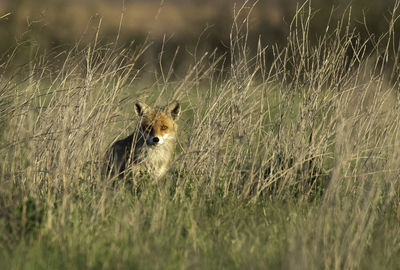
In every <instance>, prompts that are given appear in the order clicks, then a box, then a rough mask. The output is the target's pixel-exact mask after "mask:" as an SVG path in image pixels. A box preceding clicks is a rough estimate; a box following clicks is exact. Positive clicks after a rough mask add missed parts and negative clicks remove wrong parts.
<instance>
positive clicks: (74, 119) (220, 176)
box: [0, 2, 400, 269]
mask: <svg viewBox="0 0 400 270" xmlns="http://www.w3.org/2000/svg"><path fill="white" fill-rule="evenodd" d="M245 6H246V5H245ZM245 6H243V7H241V8H240V7H237V8H236V9H235V13H234V14H235V20H234V23H233V25H232V28H231V34H230V44H229V48H230V53H229V55H222V56H221V55H218V54H217V53H216V51H208V52H206V53H200V52H198V51H196V50H194V51H193V52H192V53H191V55H192V59H191V64H190V66H189V67H188V68H187V70H186V71H185V73H184V75H183V76H181V77H180V75H179V74H176V73H174V72H175V71H174V68H173V67H174V66H173V62H169V61H168V62H166V61H165V58H163V50H161V51H160V53H159V54H158V58H157V59H158V63H157V65H158V66H159V71H158V72H155V73H152V74H150V75H149V74H144V71H143V69H142V67H143V66H142V65H141V64H140V63H142V62H141V61H142V60H141V57H142V56H143V55H144V54H145V52H146V50H147V49H148V48H149V47H150V46H151V44H149V43H147V42H146V41H144V42H143V43H141V44H136V43H134V44H132V45H131V46H130V47H127V48H125V47H123V48H122V47H119V46H118V43H107V44H105V43H102V42H99V40H98V39H97V38H96V35H95V38H94V39H93V41H92V42H91V43H89V45H87V46H85V47H83V46H82V44H79V43H77V44H76V46H75V47H74V48H72V49H70V50H66V51H63V52H62V53H58V52H57V53H54V54H53V53H51V52H50V53H41V52H40V48H38V49H36V48H35V47H34V45H32V44H31V46H30V47H29V48H30V51H29V54H28V55H27V56H26V59H27V61H26V64H24V65H16V64H15V63H14V62H13V61H14V57H15V58H16V57H17V55H18V52H19V51H18V50H19V49H20V47H18V46H17V47H16V49H15V50H14V51H12V53H10V54H8V55H7V56H4V58H3V61H2V62H1V66H0V68H1V74H0V76H1V80H0V110H1V112H0V125H1V129H0V130H1V131H0V138H1V141H0V160H1V161H0V268H1V269H136V268H140V269H143V268H151V269H176V268H184V269H185V268H186V269H192V268H195V269H209V268H210V269H221V268H233V269H239V268H240V269H242V268H250V269H265V268H273V269H279V268H281V269H397V268H400V226H399V221H400V208H399V207H400V194H399V191H400V177H399V176H400V169H399V164H400V98H399V93H400V92H399V89H400V88H399V75H400V73H399V68H400V65H399V62H398V61H399V58H398V56H399V55H400V54H399V50H400V49H399V48H400V43H399V40H398V39H397V32H398V29H397V28H396V23H397V21H396V20H397V19H398V16H397V14H398V12H399V3H398V2H397V3H395V4H394V5H393V9H392V10H391V14H393V16H392V17H391V19H389V20H388V26H387V31H386V32H385V33H384V34H382V35H381V36H374V35H370V36H369V37H368V38H367V39H362V38H361V37H360V36H359V34H358V32H357V31H356V30H354V29H353V28H352V27H351V26H350V22H349V21H350V12H351V8H349V9H348V10H347V12H346V13H344V15H343V17H342V18H341V19H340V20H339V21H331V22H329V24H328V25H326V28H325V31H324V34H322V35H321V36H319V37H318V42H317V44H316V45H313V44H311V43H310V42H309V40H310V31H309V25H310V20H312V15H313V10H312V9H311V6H310V4H309V3H308V2H306V3H305V4H303V5H301V6H298V9H297V13H296V16H295V17H294V18H293V20H292V21H291V22H290V31H289V35H288V38H287V42H286V44H285V45H284V46H282V47H280V46H270V47H263V46H261V45H260V46H258V49H257V53H256V54H255V56H252V55H250V54H249V53H248V44H247V42H248V39H247V38H248V36H247V33H248V32H247V27H248V21H249V14H251V10H250V11H249V12H250V13H249V12H248V9H245V8H244V7H245ZM260 44H261V43H260ZM25 51H26V50H25V49H24V50H23V52H24V53H25ZM149 77H152V79H151V80H149ZM136 99H141V100H144V101H146V102H147V103H148V104H163V103H164V102H165V101H166V100H171V99H178V100H180V101H181V102H182V104H183V116H182V119H181V120H180V122H179V125H180V131H179V133H180V135H179V143H178V147H177V151H176V155H175V159H174V162H173V163H172V165H171V168H170V171H169V172H168V174H167V175H166V176H165V177H164V178H163V179H160V180H158V181H152V179H150V178H148V177H146V176H143V179H142V181H141V185H140V186H138V187H133V186H132V185H131V183H132V179H131V178H130V177H129V176H126V177H125V179H121V180H120V181H118V182H117V183H110V181H107V180H104V179H102V178H101V175H100V171H101V166H102V157H103V155H104V153H105V150H106V149H107V147H108V146H109V145H111V143H112V142H113V141H115V140H116V139H118V138H121V137H123V136H125V135H126V134H128V133H130V132H131V131H132V129H133V128H134V127H135V119H134V111H133V110H134V109H133V106H132V105H133V102H134V100H136Z"/></svg>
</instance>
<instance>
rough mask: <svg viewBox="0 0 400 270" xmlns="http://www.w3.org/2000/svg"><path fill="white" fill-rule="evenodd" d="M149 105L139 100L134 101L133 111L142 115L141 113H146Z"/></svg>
mask: <svg viewBox="0 0 400 270" xmlns="http://www.w3.org/2000/svg"><path fill="white" fill-rule="evenodd" d="M148 108H149V106H147V105H146V104H144V103H143V102H141V101H138V102H136V103H135V111H136V113H137V115H139V116H143V114H146V111H148Z"/></svg>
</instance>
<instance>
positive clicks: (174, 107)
mask: <svg viewBox="0 0 400 270" xmlns="http://www.w3.org/2000/svg"><path fill="white" fill-rule="evenodd" d="M168 112H169V113H170V114H171V116H172V119H174V120H176V119H178V118H179V115H180V114H181V105H180V104H179V102H177V101H174V102H171V103H170V104H169V105H168Z"/></svg>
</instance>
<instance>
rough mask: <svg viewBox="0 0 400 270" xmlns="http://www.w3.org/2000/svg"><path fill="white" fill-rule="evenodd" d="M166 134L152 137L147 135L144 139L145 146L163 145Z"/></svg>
mask: <svg viewBox="0 0 400 270" xmlns="http://www.w3.org/2000/svg"><path fill="white" fill-rule="evenodd" d="M167 137H168V134H164V136H152V135H148V136H147V139H146V143H147V145H153V146H154V145H159V144H163V143H164V142H165V140H166V139H167Z"/></svg>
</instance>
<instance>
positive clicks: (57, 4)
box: [0, 0, 394, 66]
mask: <svg viewBox="0 0 400 270" xmlns="http://www.w3.org/2000/svg"><path fill="white" fill-rule="evenodd" d="M303 2H304V1H300V2H299V1H295V0H260V1H257V3H256V5H254V6H253V4H254V1H248V2H247V4H246V9H247V11H246V12H249V11H250V9H252V11H251V15H250V21H249V30H248V34H249V35H248V47H249V50H250V53H255V51H256V48H257V44H258V41H259V40H260V42H261V45H262V46H263V47H264V46H267V45H268V46H273V45H281V44H284V43H285V41H286V38H287V35H288V32H289V27H290V22H291V20H292V19H293V16H294V14H295V11H296V7H297V6H298V5H301V4H302V3H303ZM243 3H244V2H243V1H231V0H165V1H163V0H161V1H160V0H158V1H157V0H125V1H123V0H41V1H37V0H0V39H1V42H0V55H2V56H3V60H4V56H6V55H8V54H10V53H11V52H12V51H13V49H14V48H15V46H16V45H19V46H20V47H22V48H23V47H24V46H25V47H27V48H29V47H31V46H32V45H34V46H35V47H36V48H39V49H40V50H45V51H52V52H57V51H62V50H66V49H68V48H72V47H73V46H75V45H77V44H79V46H85V45H87V44H89V43H90V42H93V40H94V37H95V36H96V33H98V41H99V42H100V43H104V44H109V43H111V42H113V43H114V44H115V43H117V44H118V46H119V47H125V46H128V45H130V44H132V43H133V42H134V43H135V44H143V43H144V42H150V43H152V46H151V47H150V48H149V49H148V50H147V51H146V54H145V60H144V61H145V62H148V63H154V61H155V62H156V58H157V54H158V53H159V52H160V51H161V50H162V51H163V53H164V55H165V57H170V58H172V57H176V61H175V64H176V65H177V66H179V65H181V64H182V63H184V62H185V59H187V58H188V57H193V54H194V51H195V48H197V52H199V53H201V52H203V51H213V50H214V49H217V51H218V53H220V54H224V53H228V54H229V35H230V32H231V27H232V22H233V17H234V10H235V9H236V10H238V9H239V8H240V7H241V6H242V5H243ZM393 4H394V1H391V0H385V1H370V0H354V1H347V0H313V1H312V2H311V6H312V9H313V12H314V17H313V20H312V22H311V26H310V29H311V32H310V40H311V42H313V41H316V40H317V37H318V36H319V34H321V33H323V32H324V31H325V28H326V25H327V23H328V20H329V19H330V20H331V22H332V23H333V25H335V24H336V23H337V22H338V21H339V20H340V19H341V17H342V16H343V14H349V13H350V14H351V26H352V27H354V28H356V29H357V32H358V33H359V35H360V36H361V38H363V37H364V38H366V37H367V36H369V35H374V36H376V37H379V35H380V34H381V33H382V32H384V31H387V29H388V22H387V19H386V18H388V17H390V9H391V7H392V6H393ZM349 6H351V9H350V8H349ZM252 7H253V8H252ZM346 17H347V16H346ZM346 20H347V18H346ZM346 23H347V21H346ZM364 24H365V25H364ZM97 30H98V31H97ZM116 41H117V42H116ZM177 48H179V51H178V53H177V54H176V55H175V53H176V50H177ZM21 55H22V56H21V57H24V54H21Z"/></svg>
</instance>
